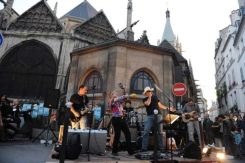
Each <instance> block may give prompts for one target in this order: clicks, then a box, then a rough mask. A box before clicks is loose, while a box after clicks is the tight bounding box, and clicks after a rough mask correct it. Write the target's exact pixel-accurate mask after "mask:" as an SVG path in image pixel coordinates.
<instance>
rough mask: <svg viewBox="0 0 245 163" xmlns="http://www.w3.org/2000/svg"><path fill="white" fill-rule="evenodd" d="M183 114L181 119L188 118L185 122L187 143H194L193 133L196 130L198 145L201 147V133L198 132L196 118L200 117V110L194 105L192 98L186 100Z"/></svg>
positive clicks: (198, 127)
mask: <svg viewBox="0 0 245 163" xmlns="http://www.w3.org/2000/svg"><path fill="white" fill-rule="evenodd" d="M183 113H184V114H183V117H185V116H187V115H188V116H190V117H189V118H188V121H187V122H186V123H187V129H188V138H189V141H192V142H195V141H194V133H195V130H196V132H197V135H198V140H199V145H200V146H202V141H201V132H200V126H199V121H198V118H199V116H200V109H199V106H198V105H197V104H196V103H194V101H193V99H192V98H188V102H187V103H186V104H185V105H184V107H183Z"/></svg>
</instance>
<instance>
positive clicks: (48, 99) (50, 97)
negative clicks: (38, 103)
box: [44, 89, 60, 109]
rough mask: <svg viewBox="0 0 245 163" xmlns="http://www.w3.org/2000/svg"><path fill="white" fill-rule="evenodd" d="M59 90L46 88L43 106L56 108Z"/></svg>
mask: <svg viewBox="0 0 245 163" xmlns="http://www.w3.org/2000/svg"><path fill="white" fill-rule="evenodd" d="M59 97H60V90H59V89H50V90H48V92H47V94H46V96H45V98H44V107H47V108H52V109H57V108H58V104H59Z"/></svg>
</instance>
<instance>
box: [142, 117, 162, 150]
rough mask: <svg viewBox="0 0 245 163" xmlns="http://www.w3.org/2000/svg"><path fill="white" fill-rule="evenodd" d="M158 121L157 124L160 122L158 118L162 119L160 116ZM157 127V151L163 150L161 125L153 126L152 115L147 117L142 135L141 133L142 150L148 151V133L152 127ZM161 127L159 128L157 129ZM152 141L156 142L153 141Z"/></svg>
mask: <svg viewBox="0 0 245 163" xmlns="http://www.w3.org/2000/svg"><path fill="white" fill-rule="evenodd" d="M157 117H158V121H157V123H158V122H159V121H160V118H161V117H162V116H161V115H158V116H157ZM153 126H154V127H158V140H157V142H158V149H159V150H164V147H163V134H162V125H159V123H158V125H157V126H155V125H154V115H148V116H147V117H146V119H145V122H144V133H143V138H142V147H141V149H142V150H147V149H148V142H149V133H150V132H151V129H152V127H153ZM159 126H161V127H159ZM154 141H156V140H155V139H154Z"/></svg>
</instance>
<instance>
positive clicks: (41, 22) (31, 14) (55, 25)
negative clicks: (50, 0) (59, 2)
mask: <svg viewBox="0 0 245 163" xmlns="http://www.w3.org/2000/svg"><path fill="white" fill-rule="evenodd" d="M9 30H21V31H33V32H61V31H62V25H61V23H60V22H59V20H58V19H57V18H56V17H55V15H54V14H53V13H52V11H51V10H50V9H49V8H48V6H47V4H46V3H45V2H44V1H40V2H39V3H37V4H36V5H35V6H33V7H32V8H30V9H29V10H27V11H26V12H25V13H24V14H22V15H21V16H20V17H19V18H17V20H16V21H15V22H13V23H12V24H11V25H10V27H9Z"/></svg>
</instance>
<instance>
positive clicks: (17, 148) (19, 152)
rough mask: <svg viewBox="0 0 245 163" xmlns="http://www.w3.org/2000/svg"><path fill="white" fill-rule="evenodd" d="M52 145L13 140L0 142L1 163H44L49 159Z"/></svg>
mask: <svg viewBox="0 0 245 163" xmlns="http://www.w3.org/2000/svg"><path fill="white" fill-rule="evenodd" d="M52 147H53V145H52V144H51V145H47V146H45V145H44V144H40V142H38V141H36V142H34V143H32V142H31V141H29V140H14V141H8V142H0V162H1V163H45V162H46V161H47V159H48V158H50V154H51V150H52Z"/></svg>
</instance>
